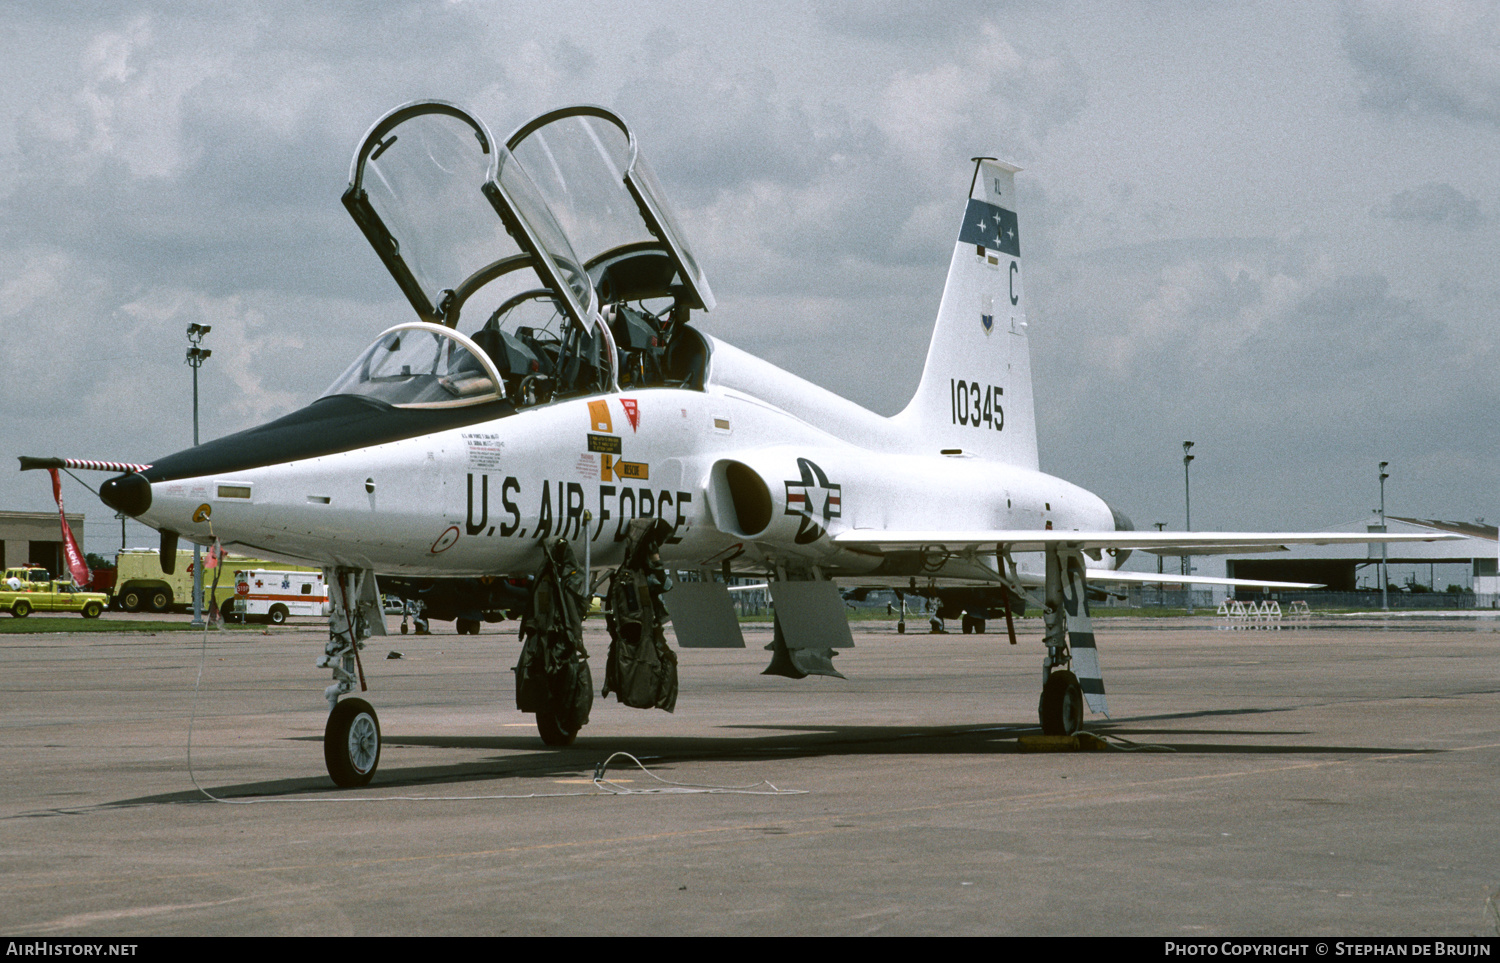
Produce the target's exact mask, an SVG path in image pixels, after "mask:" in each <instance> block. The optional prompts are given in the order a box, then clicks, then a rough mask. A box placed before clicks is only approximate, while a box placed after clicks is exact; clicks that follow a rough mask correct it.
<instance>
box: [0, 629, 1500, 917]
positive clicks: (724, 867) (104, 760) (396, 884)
mask: <svg viewBox="0 0 1500 963" xmlns="http://www.w3.org/2000/svg"><path fill="white" fill-rule="evenodd" d="M391 624H392V625H394V624H395V620H392V623H391ZM126 628H127V626H126V624H125V623H122V624H121V629H122V631H121V632H119V633H100V634H77V635H31V636H25V635H5V636H0V688H3V691H4V696H3V698H4V701H3V708H0V774H3V778H0V880H3V891H4V896H5V898H4V899H3V900H0V934H4V935H10V936H22V935H25V936H68V935H101V936H103V935H112V936H128V935H169V934H193V935H226V936H227V935H279V934H306V935H377V934H379V935H387V934H389V935H422V934H524V935H551V934H641V935H647V934H650V935H676V934H737V935H738V934H743V935H792V934H797V935H805V934H841V935H847V934H908V935H910V934H919V935H947V934H1085V935H1112V934H1128V935H1150V936H1158V937H1169V938H1170V937H1203V936H1220V935H1223V936H1271V935H1290V936H1329V937H1340V936H1343V937H1354V936H1376V935H1379V936H1433V935H1440V936H1455V937H1458V936H1469V937H1475V936H1480V937H1484V936H1488V937H1494V936H1495V935H1496V933H1497V929H1496V927H1497V921H1496V917H1495V910H1494V908H1493V902H1491V903H1490V904H1489V905H1487V900H1492V894H1495V893H1496V892H1497V890H1500V832H1497V829H1500V815H1497V807H1496V799H1497V775H1500V621H1497V620H1495V619H1493V618H1468V619H1444V618H1410V617H1407V618H1397V617H1392V618H1389V619H1380V618H1375V617H1371V618H1364V619H1351V618H1345V619H1337V620H1320V621H1318V622H1315V623H1313V624H1312V625H1311V626H1309V627H1306V628H1300V629H1292V628H1284V629H1283V630H1281V631H1255V630H1246V631H1225V630H1220V629H1217V628H1216V627H1215V622H1214V620H1213V619H1212V618H1200V619H1174V620H1163V621H1160V622H1154V621H1150V620H1144V619H1105V620H1100V622H1099V623H1098V624H1097V628H1098V635H1099V650H1100V658H1101V661H1102V662H1103V665H1104V676H1105V683H1106V686H1107V687H1108V690H1109V698H1110V706H1111V710H1112V718H1111V719H1103V718H1100V717H1096V716H1088V717H1087V718H1086V724H1087V726H1088V727H1089V728H1090V729H1092V730H1094V731H1096V732H1099V733H1102V734H1105V735H1107V736H1109V737H1118V738H1123V739H1128V740H1132V741H1133V742H1134V743H1137V744H1140V745H1139V747H1138V751H1128V752H1127V751H1116V750H1110V751H1095V752H1075V753H1032V752H1023V751H1021V748H1020V745H1019V743H1018V741H1017V740H1018V736H1021V735H1024V734H1029V733H1035V732H1036V731H1037V729H1036V703H1037V693H1038V691H1039V688H1040V662H1041V655H1042V648H1041V645H1040V641H1039V639H1040V634H1041V630H1040V623H1039V621H1038V620H1036V619H1029V620H1023V621H1022V622H1021V623H1020V625H1019V628H1020V631H1021V635H1022V638H1021V644H1020V645H1018V646H1016V647H1014V648H1012V647H1011V646H1009V645H1008V644H1006V640H1005V637H1004V635H1003V634H1000V635H996V634H993V633H991V634H987V635H982V636H977V635H976V636H965V635H958V634H954V635H947V636H929V635H925V634H922V635H897V634H896V633H895V631H894V626H893V625H892V624H890V623H860V624H857V625H856V627H855V633H854V636H855V642H856V646H855V648H853V649H851V650H847V651H845V652H843V653H841V654H840V655H839V656H838V658H837V659H836V661H835V664H836V666H837V667H838V668H839V669H841V670H842V671H843V672H844V673H845V674H846V675H847V676H848V679H847V680H838V679H830V678H808V679H803V680H800V681H792V680H789V679H784V678H778V677H770V676H763V675H760V674H759V673H760V671H761V669H763V668H764V667H765V665H766V664H767V663H768V661H769V653H767V652H765V651H764V650H763V649H762V648H761V646H763V645H764V644H765V643H766V642H767V641H769V638H770V632H769V627H768V626H763V625H750V626H747V628H746V636H747V641H748V644H749V647H748V648H746V649H741V650H709V651H706V650H687V651H683V652H682V653H681V659H682V665H681V697H680V699H679V702H678V707H677V711H676V713H675V714H671V715H668V714H666V713H663V712H660V711H640V710H634V709H627V708H625V707H623V706H620V705H618V704H616V703H615V702H614V701H613V699H612V698H611V699H610V700H608V701H606V700H603V699H596V701H595V704H594V711H593V719H592V722H591V724H590V725H589V726H588V727H587V728H586V729H585V730H584V731H583V733H582V735H581V736H580V737H579V740H578V742H577V743H576V744H575V745H574V746H572V747H570V748H567V749H549V748H546V747H545V746H543V745H542V744H541V742H540V740H539V739H538V738H537V736H536V731H535V729H534V727H533V726H532V723H531V717H530V716H528V715H524V714H522V713H519V712H517V711H515V709H514V708H512V707H513V706H514V682H513V678H512V674H511V671H510V667H511V666H512V665H514V663H515V661H516V656H517V654H518V651H519V646H518V643H517V641H516V638H515V631H514V629H515V626H514V623H505V624H500V625H487V626H485V627H484V634H482V635H480V636H478V637H473V636H458V635H454V634H452V628H451V627H450V626H442V625H439V627H438V632H439V634H436V635H432V636H425V637H420V638H419V637H415V636H400V635H394V636H390V637H388V638H386V639H374V640H372V641H371V644H370V646H369V648H368V649H367V650H366V652H365V656H364V669H365V673H366V675H367V677H368V680H369V683H370V692H369V693H368V694H367V695H366V698H368V699H369V701H370V702H372V703H373V704H374V705H375V707H376V708H377V710H378V711H379V714H380V720H381V726H382V729H383V732H384V749H383V755H382V759H381V763H380V769H379V772H378V773H377V775H376V777H375V780H374V782H373V783H372V785H371V786H369V787H368V788H366V789H364V790H359V791H346V790H337V789H334V788H333V787H332V784H331V783H330V782H329V781H328V779H327V776H326V775H325V773H324V768H323V754H322V733H323V726H324V722H325V719H326V716H327V709H326V705H325V703H324V702H323V700H322V688H323V686H325V685H326V684H328V681H329V679H328V674H327V672H326V671H323V670H318V669H315V668H314V667H313V662H314V660H315V659H316V658H317V657H318V655H319V654H321V650H322V645H323V641H324V632H323V630H322V629H321V628H320V627H319V626H317V625H316V624H314V623H312V622H311V621H309V622H306V623H303V624H302V625H296V624H293V625H289V626H287V627H285V628H282V629H277V630H272V631H269V632H268V633H265V634H263V633H261V632H259V631H254V630H252V631H229V632H225V633H211V634H209V635H208V636H207V645H206V648H205V647H204V642H203V636H202V635H200V634H194V633H170V634H161V635H146V634H136V633H131V632H128V631H125V629H126ZM588 645H589V648H590V651H591V653H592V654H593V667H594V673H595V680H596V684H597V683H598V682H602V677H603V666H604V656H605V653H606V651H607V641H606V640H605V639H604V638H603V636H602V632H601V627H600V626H599V624H598V622H597V620H591V622H590V632H589V636H588ZM392 649H396V650H399V651H401V652H402V653H403V658H401V659H399V660H387V659H386V658H385V655H386V653H387V652H388V651H389V650H392ZM200 656H201V657H202V659H203V671H202V682H201V687H200V689H199V691H198V692H197V693H196V695H195V692H194V688H195V681H196V680H197V677H198V674H199V664H200ZM190 718H191V719H192V720H193V722H192V725H193V729H192V736H191V773H190V771H189V761H188V757H189V753H188V745H189V721H190ZM1168 750H1170V751H1168ZM616 752H626V753H631V754H633V755H634V756H636V757H638V758H639V759H641V760H642V761H643V762H644V763H645V764H646V765H647V766H648V767H649V768H650V771H651V772H652V773H654V774H656V775H657V776H659V777H661V778H663V779H667V780H673V781H676V782H680V783H694V784H700V785H713V786H720V787H734V786H747V785H754V784H759V783H760V782H761V781H762V780H767V781H769V782H770V783H772V784H774V785H775V786H776V787H780V788H781V789H797V790H805V793H803V794H798V795H750V794H733V793H715V794H708V793H702V794H656V795H645V794H641V795H609V794H606V793H604V792H602V791H600V790H599V789H597V788H596V787H595V786H594V785H593V783H592V781H591V776H592V775H593V773H594V771H595V768H596V766H598V765H599V764H600V763H602V762H604V761H605V760H606V759H607V758H608V757H610V756H611V754H613V753H616ZM607 775H608V776H609V777H610V778H612V779H615V780H618V782H617V785H618V787H619V788H622V789H638V790H644V789H650V788H664V787H663V785H662V784H660V783H657V782H655V781H654V780H653V779H652V778H651V777H650V776H649V775H647V774H646V773H644V772H642V771H640V770H638V769H635V768H634V767H633V766H631V765H629V764H628V763H627V762H625V761H624V760H616V761H615V762H613V763H611V764H610V766H609V769H608V772H607ZM194 779H196V781H197V784H198V785H199V786H201V787H202V789H203V790H206V793H208V794H212V795H213V796H216V797H218V798H219V799H221V800H225V801H223V802H219V801H214V800H212V799H210V798H209V796H208V795H207V794H205V793H204V792H200V791H199V790H198V789H196V788H195V787H194V784H193V780H194ZM760 788H761V789H762V790H764V789H766V787H765V786H764V785H761V786H760ZM528 797H531V798H528ZM1494 899H1500V897H1495V898H1494Z"/></svg>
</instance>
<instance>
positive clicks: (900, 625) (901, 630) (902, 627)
mask: <svg viewBox="0 0 1500 963" xmlns="http://www.w3.org/2000/svg"><path fill="white" fill-rule="evenodd" d="M896 634H897V635H905V634H906V623H905V622H897V623H896Z"/></svg>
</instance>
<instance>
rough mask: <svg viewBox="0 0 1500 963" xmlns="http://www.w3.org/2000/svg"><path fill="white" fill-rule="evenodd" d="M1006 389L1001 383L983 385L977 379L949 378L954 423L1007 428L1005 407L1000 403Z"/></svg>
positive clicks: (998, 428) (999, 429)
mask: <svg viewBox="0 0 1500 963" xmlns="http://www.w3.org/2000/svg"><path fill="white" fill-rule="evenodd" d="M1003 394H1005V389H1004V388H1002V387H1000V386H999V385H982V384H980V383H979V382H977V381H955V380H954V379H952V378H949V379H948V398H949V401H950V402H951V404H952V416H953V423H954V424H955V425H968V426H971V427H974V428H991V429H994V430H995V431H1001V430H1003V429H1004V428H1005V409H1004V408H1003V407H1002V406H1001V405H1000V396H1001V395H1003Z"/></svg>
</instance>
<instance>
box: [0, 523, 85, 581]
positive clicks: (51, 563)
mask: <svg viewBox="0 0 1500 963" xmlns="http://www.w3.org/2000/svg"><path fill="white" fill-rule="evenodd" d="M68 527H69V528H71V529H72V530H73V538H74V539H76V540H77V542H78V544H79V545H82V544H83V515H82V514H81V513H77V512H68ZM66 564H67V563H66V562H64V561H63V548H62V526H61V525H60V524H58V520H57V512H0V567H3V568H16V567H19V566H22V565H40V566H41V567H42V568H45V569H46V570H47V571H49V572H51V573H52V575H53V577H54V578H56V577H58V576H60V575H62V573H63V572H64V571H66Z"/></svg>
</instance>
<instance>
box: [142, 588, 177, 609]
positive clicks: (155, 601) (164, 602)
mask: <svg viewBox="0 0 1500 963" xmlns="http://www.w3.org/2000/svg"><path fill="white" fill-rule="evenodd" d="M171 604H172V593H171V592H169V591H168V590H166V589H152V590H151V591H150V592H149V593H148V594H147V595H146V608H148V609H150V610H151V611H153V612H165V611H166V610H167V608H168V607H169V606H170V605H171Z"/></svg>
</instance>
